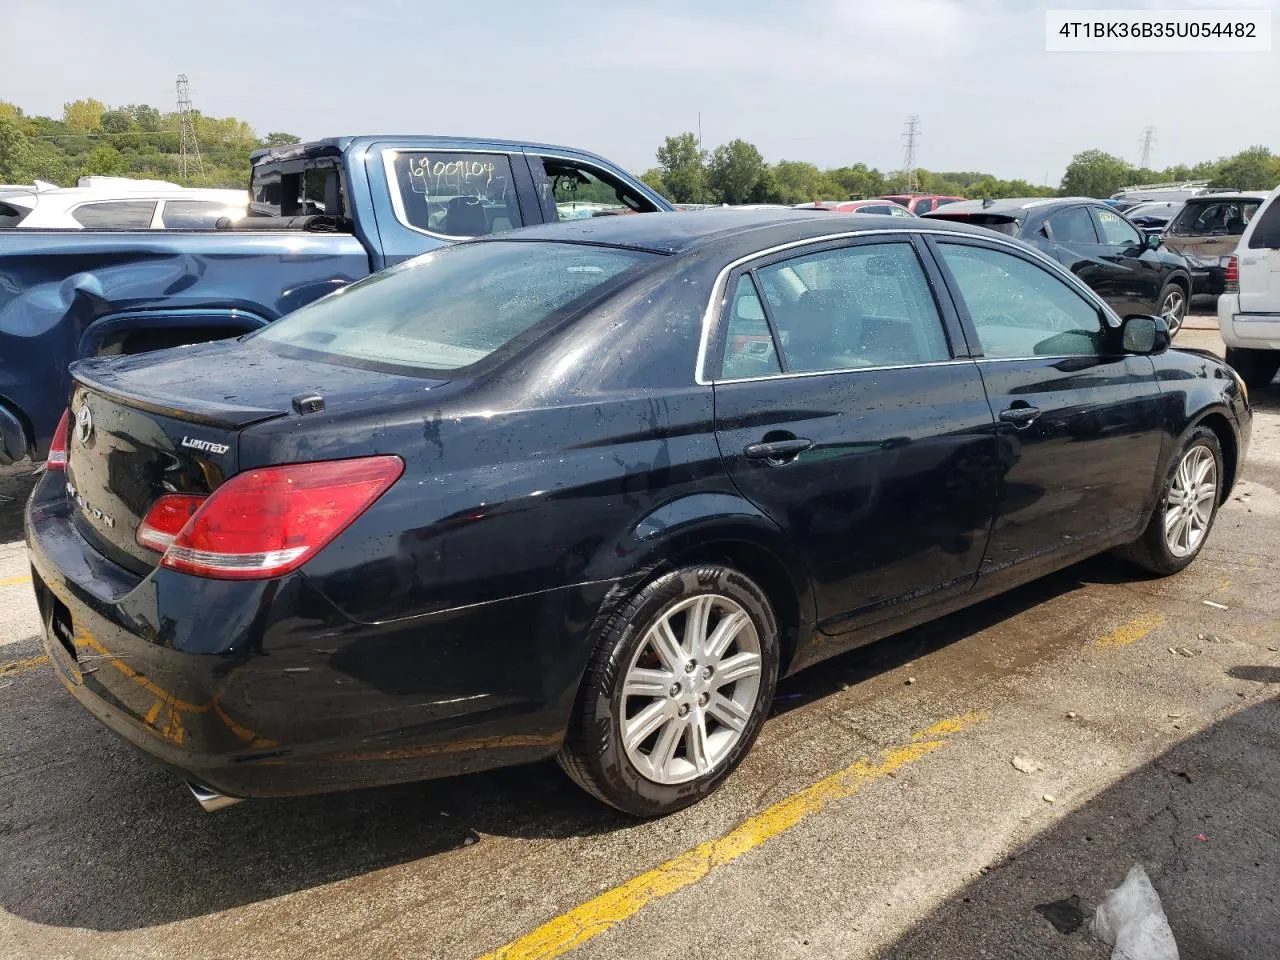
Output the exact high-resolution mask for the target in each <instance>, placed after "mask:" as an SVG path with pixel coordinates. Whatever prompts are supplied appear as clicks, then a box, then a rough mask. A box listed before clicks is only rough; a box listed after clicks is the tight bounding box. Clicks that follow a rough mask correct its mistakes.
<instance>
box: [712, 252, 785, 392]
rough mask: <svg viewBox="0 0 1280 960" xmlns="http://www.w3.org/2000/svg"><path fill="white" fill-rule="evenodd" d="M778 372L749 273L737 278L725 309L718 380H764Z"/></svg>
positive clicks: (760, 306)
mask: <svg viewBox="0 0 1280 960" xmlns="http://www.w3.org/2000/svg"><path fill="white" fill-rule="evenodd" d="M781 372H782V365H781V364H780V363H779V362H778V354H777V351H776V350H774V346H773V334H772V333H771V332H770V330H769V321H768V320H766V319H765V315H764V305H763V304H762V303H761V301H760V295H759V294H758V293H757V292H756V285H755V283H753V282H752V280H751V275H750V274H749V273H744V274H743V275H742V276H741V277H739V278H738V283H737V286H736V288H735V290H734V294H733V299H732V300H731V301H730V308H729V330H728V333H727V335H726V338H725V345H724V364H723V366H722V370H721V376H723V377H725V378H726V379H730V380H733V379H737V378H741V377H764V376H768V375H770V374H778V373H781Z"/></svg>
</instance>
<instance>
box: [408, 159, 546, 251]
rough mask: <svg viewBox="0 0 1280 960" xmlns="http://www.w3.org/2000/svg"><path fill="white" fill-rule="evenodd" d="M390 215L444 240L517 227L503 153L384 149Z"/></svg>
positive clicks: (517, 209) (513, 195)
mask: <svg viewBox="0 0 1280 960" xmlns="http://www.w3.org/2000/svg"><path fill="white" fill-rule="evenodd" d="M385 156H386V158H387V164H388V167H389V170H388V174H389V176H388V179H389V180H390V181H391V183H392V189H393V190H394V191H396V192H395V194H394V195H393V196H392V200H393V201H395V207H396V216H397V217H399V219H400V221H401V222H402V223H404V224H405V226H408V227H412V228H413V229H415V230H422V231H424V232H426V233H436V234H441V235H443V236H446V237H483V236H488V235H489V234H491V233H502V232H503V231H504V230H513V229H515V228H516V227H519V226H523V224H524V220H523V219H521V216H520V205H519V203H517V201H516V188H515V182H514V181H513V179H512V176H511V160H510V158H508V157H507V155H506V154H505V153H450V152H447V151H435V150H400V151H398V152H391V151H388V152H387V153H386V154H385Z"/></svg>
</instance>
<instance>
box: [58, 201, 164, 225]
mask: <svg viewBox="0 0 1280 960" xmlns="http://www.w3.org/2000/svg"><path fill="white" fill-rule="evenodd" d="M155 212H156V202H155V201H154V200H102V201H99V202H98V203H82V204H80V206H78V207H76V208H75V210H73V211H72V213H71V216H72V218H74V219H75V221H76V223H78V224H80V226H82V227H88V228H89V229H90V230H147V229H149V228H150V227H151V217H152V215H153V214H154V213H155Z"/></svg>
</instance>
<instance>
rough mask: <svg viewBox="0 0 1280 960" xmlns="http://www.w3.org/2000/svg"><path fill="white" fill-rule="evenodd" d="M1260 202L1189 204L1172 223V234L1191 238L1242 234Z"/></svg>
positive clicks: (1239, 201) (1232, 201)
mask: <svg viewBox="0 0 1280 960" xmlns="http://www.w3.org/2000/svg"><path fill="white" fill-rule="evenodd" d="M1261 203H1262V201H1261V200H1247V201H1246V200H1224V201H1219V202H1215V203H1189V204H1187V206H1186V209H1184V210H1183V211H1182V214H1181V216H1179V217H1178V219H1177V220H1176V221H1175V223H1174V228H1173V232H1174V233H1178V234H1187V235H1191V236H1228V235H1231V234H1237V233H1244V228H1245V227H1246V226H1247V225H1248V223H1249V221H1250V220H1251V219H1252V218H1253V215H1254V213H1256V212H1257V210H1258V206H1259V204H1261Z"/></svg>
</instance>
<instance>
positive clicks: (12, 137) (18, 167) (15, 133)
mask: <svg viewBox="0 0 1280 960" xmlns="http://www.w3.org/2000/svg"><path fill="white" fill-rule="evenodd" d="M28 153H29V148H28V146H27V138H26V137H25V136H24V135H23V133H22V131H21V130H19V129H18V125H17V123H15V122H14V121H13V120H12V119H11V118H9V117H6V116H0V182H4V183H17V182H19V181H21V180H22V179H23V178H24V175H25V172H26V164H27V160H28Z"/></svg>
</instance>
